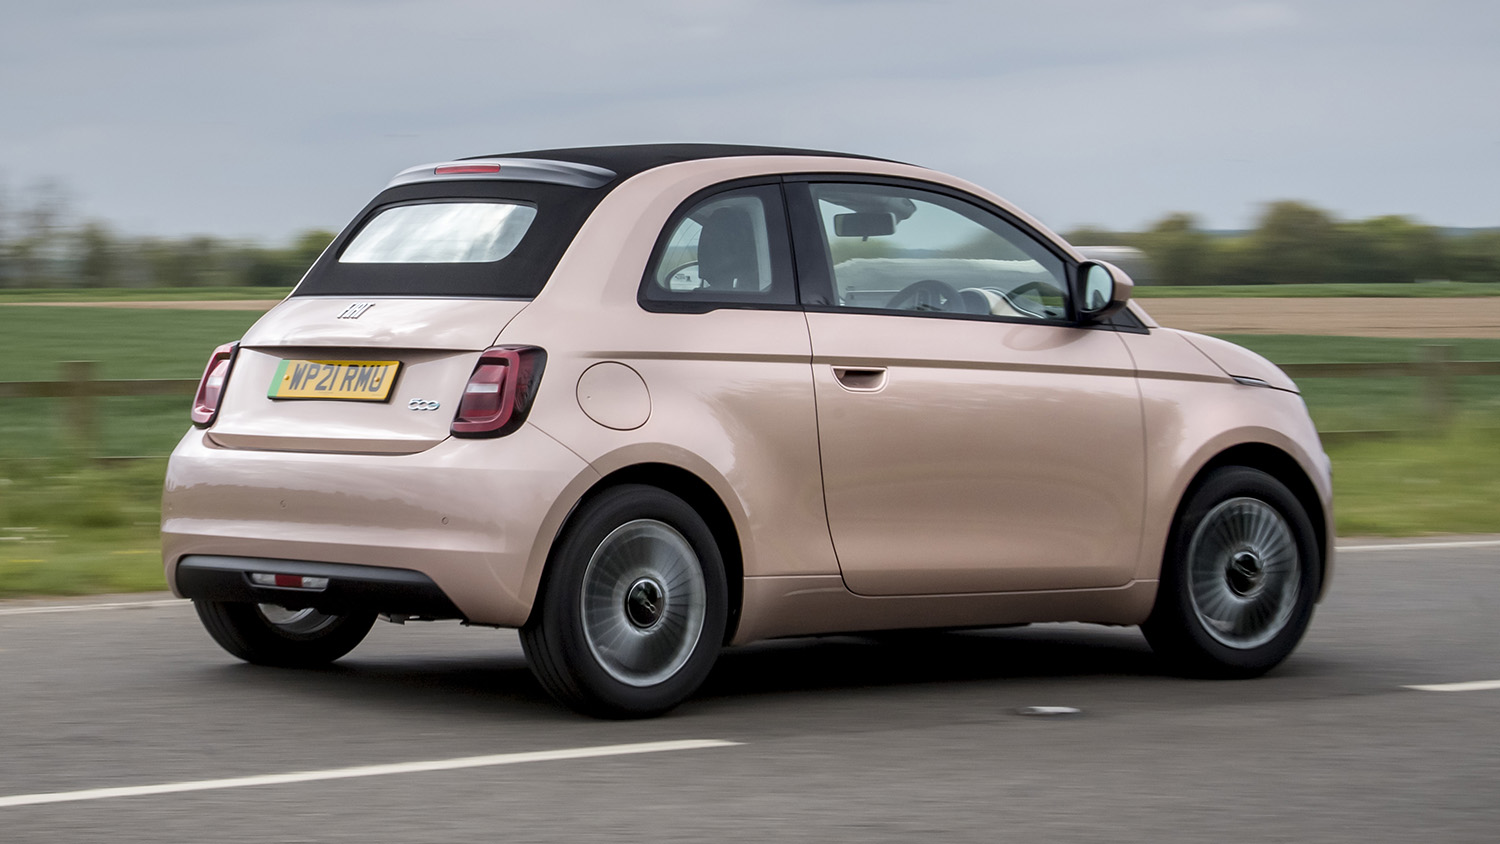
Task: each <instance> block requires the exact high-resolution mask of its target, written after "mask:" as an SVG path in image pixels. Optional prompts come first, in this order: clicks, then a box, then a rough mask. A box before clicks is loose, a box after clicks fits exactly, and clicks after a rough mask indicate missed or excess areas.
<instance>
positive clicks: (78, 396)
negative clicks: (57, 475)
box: [62, 360, 99, 459]
mask: <svg viewBox="0 0 1500 844" xmlns="http://www.w3.org/2000/svg"><path fill="white" fill-rule="evenodd" d="M97 367H98V364H97V363H95V362H94V361H91V360H67V361H63V362H62V380H64V381H66V382H67V383H68V385H69V387H68V389H69V392H68V398H67V399H66V400H65V402H64V405H63V408H64V412H65V413H66V414H67V416H68V418H67V420H66V422H65V427H66V428H67V429H68V433H69V439H70V440H71V441H70V442H69V443H68V445H69V447H70V449H71V450H72V451H73V453H74V454H75V455H77V456H78V457H80V458H83V459H88V458H90V457H93V456H94V455H95V454H97V453H98V451H99V440H98V436H99V424H98V416H97V415H96V414H95V400H94V396H93V389H92V387H91V386H90V382H92V381H94V380H95V378H94V374H95V370H96V369H97Z"/></svg>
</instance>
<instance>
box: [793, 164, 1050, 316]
mask: <svg viewBox="0 0 1500 844" xmlns="http://www.w3.org/2000/svg"><path fill="white" fill-rule="evenodd" d="M809 188H810V189H811V192H812V198H813V202H814V203H815V205H816V207H817V212H818V219H819V221H820V223H821V225H822V231H823V236H824V238H825V239H826V242H827V244H828V256H829V261H830V264H831V270H832V281H833V287H834V294H835V297H836V304H837V305H838V306H840V307H846V308H867V309H878V310H885V311H900V312H942V313H955V314H971V315H974V316H980V317H984V316H993V317H1006V318H1010V319H1018V318H1019V319H1035V320H1055V319H1063V318H1065V317H1066V315H1067V298H1066V297H1067V293H1066V290H1067V283H1066V278H1067V276H1066V274H1065V270H1064V265H1063V261H1062V259H1061V258H1059V257H1058V256H1057V255H1055V254H1053V253H1052V252H1051V251H1049V250H1048V249H1047V248H1046V247H1044V246H1043V245H1042V244H1040V243H1038V242H1037V241H1036V240H1035V239H1033V238H1032V237H1031V236H1030V235H1028V234H1026V233H1025V232H1023V231H1021V230H1020V229H1018V228H1016V227H1015V226H1014V225H1012V224H1011V223H1009V222H1007V221H1006V220H1004V219H1002V218H1001V217H999V216H997V215H995V214H993V213H991V212H989V211H986V210H985V209H983V208H980V207H979V206H977V205H972V204H970V203H968V202H964V201H963V200H960V199H955V198H953V197H950V196H947V195H946V194H941V193H937V192H933V191H924V190H920V189H916V188H907V187H896V186H890V185H866V184H830V183H814V184H811V185H809Z"/></svg>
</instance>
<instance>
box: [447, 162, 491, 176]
mask: <svg viewBox="0 0 1500 844" xmlns="http://www.w3.org/2000/svg"><path fill="white" fill-rule="evenodd" d="M432 172H433V173H436V174H437V175H439V176H460V175H465V174H469V175H473V174H476V173H499V172H500V165H498V164H445V165H443V166H442V167H439V168H437V169H436V170H433V171H432Z"/></svg>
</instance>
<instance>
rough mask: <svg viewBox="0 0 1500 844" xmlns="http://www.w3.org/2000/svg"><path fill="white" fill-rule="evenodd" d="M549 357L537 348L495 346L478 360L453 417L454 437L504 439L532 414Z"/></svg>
mask: <svg viewBox="0 0 1500 844" xmlns="http://www.w3.org/2000/svg"><path fill="white" fill-rule="evenodd" d="M546 365H547V353H546V352H545V351H543V350H542V349H538V348H537V347H535V346H496V347H495V348H493V349H489V350H488V351H486V352H485V353H484V354H482V355H480V356H479V362H478V363H476V364H475V365H474V374H472V375H470V376H469V383H468V384H465V385H464V396H463V399H462V400H460V401H459V403H458V413H457V414H456V415H454V417H453V428H452V431H453V436H455V437H503V436H505V435H506V434H509V433H510V432H512V431H514V430H516V429H517V428H519V427H521V424H522V423H524V422H525V421H526V415H527V414H528V413H530V412H531V402H532V400H533V399H535V398H536V390H537V386H538V385H539V384H541V383H542V369H543V368H544V367H546Z"/></svg>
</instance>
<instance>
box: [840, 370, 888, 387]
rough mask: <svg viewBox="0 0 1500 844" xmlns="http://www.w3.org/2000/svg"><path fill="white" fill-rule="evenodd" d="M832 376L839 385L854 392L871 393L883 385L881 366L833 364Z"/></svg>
mask: <svg viewBox="0 0 1500 844" xmlns="http://www.w3.org/2000/svg"><path fill="white" fill-rule="evenodd" d="M833 377H834V378H836V379H837V380H838V382H839V386H840V387H843V388H844V389H846V390H851V391H853V392H856V393H873V392H877V391H878V390H880V389H881V388H883V387H885V367H883V366H835V367H834V368H833Z"/></svg>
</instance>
